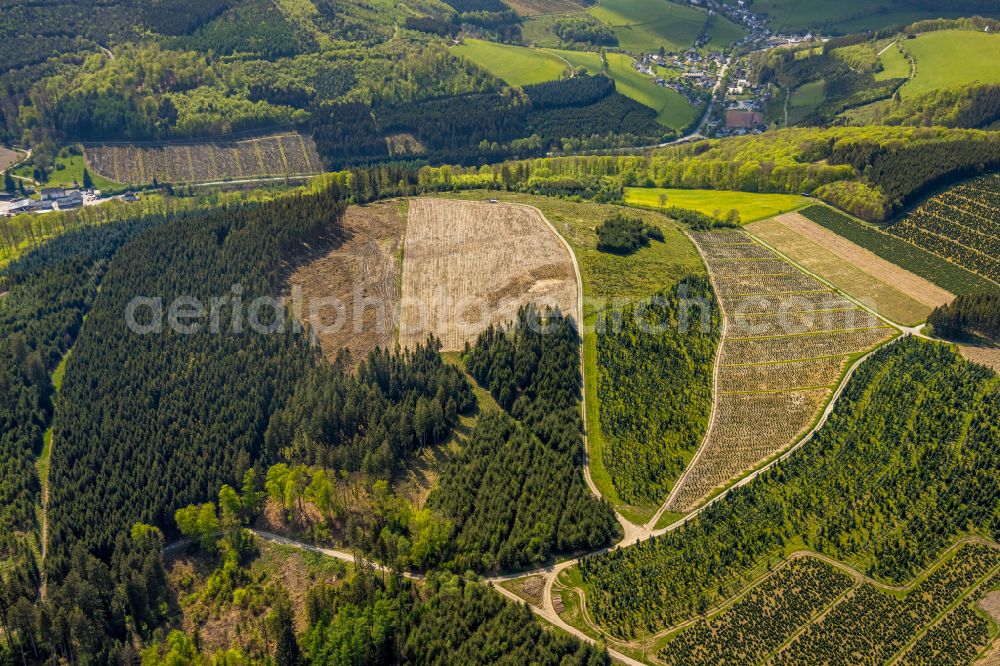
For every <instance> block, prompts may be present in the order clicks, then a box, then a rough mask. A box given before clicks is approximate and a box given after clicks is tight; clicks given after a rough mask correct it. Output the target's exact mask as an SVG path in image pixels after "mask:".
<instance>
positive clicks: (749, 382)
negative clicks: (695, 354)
mask: <svg viewBox="0 0 1000 666" xmlns="http://www.w3.org/2000/svg"><path fill="white" fill-rule="evenodd" d="M846 365H847V360H846V359H845V358H843V357H831V358H818V359H809V360H806V361H792V362H790V363H776V364H775V363H772V364H768V365H735V366H727V367H725V368H723V371H722V372H720V373H719V391H720V392H722V393H738V392H741V391H780V390H783V389H786V388H788V387H789V386H801V387H804V388H813V387H820V386H827V387H830V386H833V385H834V384H835V383H836V382H837V379H838V378H840V375H841V374H842V373H843V371H844V367H845V366H846Z"/></svg>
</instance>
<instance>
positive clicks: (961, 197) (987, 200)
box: [886, 174, 1000, 287]
mask: <svg viewBox="0 0 1000 666" xmlns="http://www.w3.org/2000/svg"><path fill="white" fill-rule="evenodd" d="M886 231H887V232H888V233H890V234H892V235H893V236H895V237H897V238H900V239H902V240H905V241H907V242H908V243H911V244H913V245H916V246H917V247H920V248H923V249H925V250H927V251H928V252H931V253H933V254H935V255H937V256H938V257H941V258H942V259H945V260H947V261H950V262H952V263H955V264H958V265H959V266H961V267H963V268H965V269H967V270H969V271H972V272H974V273H976V274H978V275H981V276H982V277H984V278H986V279H987V280H990V281H991V282H993V283H994V284H995V285H996V286H998V287H1000V174H993V175H989V176H981V177H979V178H976V179H974V180H971V181H969V182H967V183H963V184H962V185H958V186H956V187H953V188H951V189H949V190H948V191H947V192H944V193H942V194H939V195H937V196H935V197H932V198H931V199H929V200H927V201H925V202H924V203H922V204H920V205H919V206H917V208H915V209H914V210H913V211H911V212H910V213H909V214H907V215H906V217H904V218H903V219H902V220H901V221H899V222H897V223H896V224H893V225H892V226H890V227H888V228H887V229H886Z"/></svg>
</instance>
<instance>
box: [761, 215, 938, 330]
mask: <svg viewBox="0 0 1000 666" xmlns="http://www.w3.org/2000/svg"><path fill="white" fill-rule="evenodd" d="M747 230H748V231H750V232H752V233H753V234H754V235H755V236H756V237H758V238H760V239H762V240H763V241H764V242H765V243H767V244H768V245H770V246H772V247H774V248H775V249H777V250H778V251H779V252H781V253H782V254H784V255H785V256H787V257H789V258H790V259H792V261H794V262H796V263H797V264H799V265H800V266H802V267H804V268H805V269H806V270H808V271H810V272H812V273H814V274H816V275H818V276H820V277H821V278H823V279H824V280H826V281H827V282H829V283H830V284H832V285H833V286H835V287H837V289H840V290H841V291H843V292H844V293H845V294H848V295H849V296H851V297H852V298H855V299H857V300H859V301H861V302H862V303H864V304H865V305H866V306H867V307H869V308H871V309H873V310H875V311H876V312H878V313H880V314H882V315H883V316H885V317H887V318H888V319H890V320H892V321H895V322H899V323H901V324H905V325H907V326H915V325H917V324H919V323H922V322H924V321H925V320H926V319H927V316H928V315H929V314H930V313H931V311H932V310H933V309H934V308H936V307H938V306H939V305H943V304H945V303H949V302H951V301H952V300H953V299H954V298H955V295H954V294H952V293H951V292H949V291H947V290H946V289H942V288H941V287H938V286H937V285H935V284H932V283H931V282H928V281H927V280H925V279H923V278H921V277H919V276H917V275H914V274H913V273H910V272H909V271H907V270H904V269H903V268H900V267H899V266H896V265H895V264H892V263H889V262H888V261H886V260H884V259H882V258H881V257H879V256H877V255H876V254H874V253H873V252H870V251H868V250H866V249H864V248H862V247H860V246H858V245H855V244H854V243H851V242H850V241H849V240H847V239H846V238H842V237H840V236H838V235H837V234H835V233H833V232H832V231H830V230H828V229H825V228H823V227H821V226H820V225H818V224H816V223H815V222H813V221H811V220H809V219H808V218H806V217H803V216H802V215H799V214H798V213H788V214H785V215H781V216H779V217H775V218H772V219H770V220H764V221H762V222H757V223H755V224H752V225H750V226H749V227H748V228H747Z"/></svg>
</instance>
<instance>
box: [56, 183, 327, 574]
mask: <svg viewBox="0 0 1000 666" xmlns="http://www.w3.org/2000/svg"><path fill="white" fill-rule="evenodd" d="M342 212H343V205H342V204H341V203H339V201H338V199H337V197H336V196H335V194H334V193H333V192H329V191H328V192H327V193H324V194H318V195H310V196H296V197H290V198H286V199H279V200H276V201H275V202H272V203H267V204H262V205H249V204H248V205H237V206H232V207H230V208H226V209H222V210H219V211H218V212H215V213H210V214H208V215H203V216H190V217H184V218H180V219H176V220H174V221H172V223H171V224H169V225H164V226H161V227H158V228H155V229H153V230H151V231H150V232H149V233H147V234H144V235H143V236H141V237H140V238H139V239H137V241H136V242H134V243H131V244H130V245H129V246H127V247H126V248H125V250H124V251H123V252H121V253H120V254H119V255H117V256H116V257H115V259H114V260H113V262H112V264H111V266H110V268H109V270H108V275H107V278H106V280H105V282H104V285H103V288H102V292H101V297H100V299H98V301H97V303H96V305H95V308H94V310H93V311H92V312H91V315H90V319H89V320H88V324H87V326H86V327H85V328H84V330H83V333H82V335H81V337H80V339H79V340H78V341H77V344H76V347H75V348H74V353H73V355H72V356H71V358H70V361H69V364H68V367H67V372H66V381H65V383H64V385H63V389H62V393H61V396H60V400H59V404H58V409H57V410H56V415H55V424H56V425H55V431H54V437H53V447H54V448H53V456H52V468H51V472H50V477H51V480H52V489H53V491H52V495H51V500H50V508H49V522H50V528H49V545H50V551H49V554H48V557H47V562H46V563H47V566H48V570H49V572H50V573H51V574H52V575H53V576H54V578H55V579H57V580H58V579H60V578H62V577H63V576H65V575H66V574H67V573H68V571H69V569H70V567H71V562H70V552H71V549H72V547H73V545H74V544H82V545H83V546H85V547H86V548H87V550H89V551H90V552H93V553H95V554H97V555H98V556H100V557H102V558H105V559H107V558H109V557H110V555H111V551H112V547H113V544H114V541H115V538H116V535H117V534H119V533H121V532H123V531H126V530H128V529H129V528H130V526H131V525H132V524H133V523H135V522H148V523H153V524H157V525H160V526H164V527H165V526H167V525H169V520H170V518H172V516H173V512H174V509H176V508H178V507H180V506H183V505H185V504H189V503H191V502H194V501H196V500H200V499H201V498H204V497H206V496H211V495H212V494H213V493H214V492H215V489H217V488H218V487H219V485H220V484H221V483H224V482H229V483H236V482H237V480H242V477H243V474H244V472H245V471H246V470H247V469H249V468H250V467H251V466H252V465H253V464H254V463H255V462H256V460H257V459H258V457H259V456H260V455H261V452H262V444H263V439H264V430H265V428H266V426H267V422H268V417H269V416H270V414H271V413H272V412H273V411H274V410H275V409H277V408H278V407H280V406H281V404H282V403H283V402H284V401H285V400H286V399H287V396H289V395H290V394H291V392H292V389H293V387H294V383H295V381H296V379H297V378H298V377H299V376H300V375H301V374H302V372H303V371H304V369H305V368H306V367H307V366H308V365H309V364H310V363H311V362H312V361H313V357H314V354H315V352H314V351H312V350H311V349H310V346H309V344H308V341H307V339H306V338H305V336H304V335H302V334H301V333H300V332H297V331H296V330H295V329H294V327H292V326H291V325H290V321H286V319H285V316H284V314H283V313H281V312H278V313H275V312H273V311H268V308H257V312H256V313H254V312H251V311H249V310H248V311H247V312H246V313H244V312H243V308H244V305H243V304H250V303H253V301H254V299H256V298H258V297H261V296H271V295H273V294H276V293H277V289H278V276H279V266H280V265H281V262H282V259H283V257H285V256H286V253H288V252H289V251H290V249H291V248H292V247H293V246H294V245H296V244H298V243H301V242H302V241H303V240H306V239H308V238H310V237H311V236H312V235H314V234H316V233H318V232H320V231H326V232H334V233H335V232H336V230H337V228H338V225H339V223H340V222H339V220H340V217H341V214H342ZM220 295H223V296H226V295H228V296H229V301H228V302H229V307H221V308H220V311H219V317H218V319H219V325H218V334H214V333H212V331H211V323H210V322H209V321H208V320H207V317H205V318H204V319H203V321H202V326H201V327H200V329H199V330H198V331H197V332H187V333H183V332H181V331H182V330H184V329H176V330H174V328H173V327H171V326H167V325H166V324H167V323H168V322H164V326H163V330H162V332H157V333H155V334H143V333H141V332H137V331H135V330H130V328H129V327H128V326H127V325H126V313H127V310H128V308H129V304H130V302H131V301H132V299H133V298H135V297H157V298H162V299H163V305H162V308H163V312H161V313H160V314H161V316H162V315H164V314H165V313H166V314H169V313H168V312H167V311H168V309H169V307H170V305H171V303H172V302H173V301H174V299H176V298H178V297H182V296H183V297H193V298H197V299H201V300H202V303H203V307H204V308H206V309H207V308H208V304H209V302H210V299H211V298H213V297H219V296H220ZM187 311H190V308H188V310H187ZM155 312H156V310H155V309H153V308H147V309H144V310H140V311H139V312H138V313H137V315H136V320H137V322H141V323H142V324H149V323H150V321H151V320H150V318H151V317H152V316H153V315H154V314H155ZM255 314H256V316H257V318H258V320H259V321H260V322H261V323H262V324H264V326H271V325H275V324H277V325H283V329H284V330H283V331H279V332H274V333H271V334H262V333H260V332H255V331H253V330H251V329H250V326H249V322H248V321H242V318H243V317H244V315H246V316H253V315H255ZM182 321H183V323H184V324H189V323H191V322H190V320H182Z"/></svg>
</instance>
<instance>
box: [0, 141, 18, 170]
mask: <svg viewBox="0 0 1000 666" xmlns="http://www.w3.org/2000/svg"><path fill="white" fill-rule="evenodd" d="M22 159H24V155H22V154H21V153H19V152H17V151H16V150H11V149H10V148H3V147H0V171H6V170H7V167H9V166H10V165H12V164H17V163H18V162H20V161H21V160H22Z"/></svg>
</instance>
